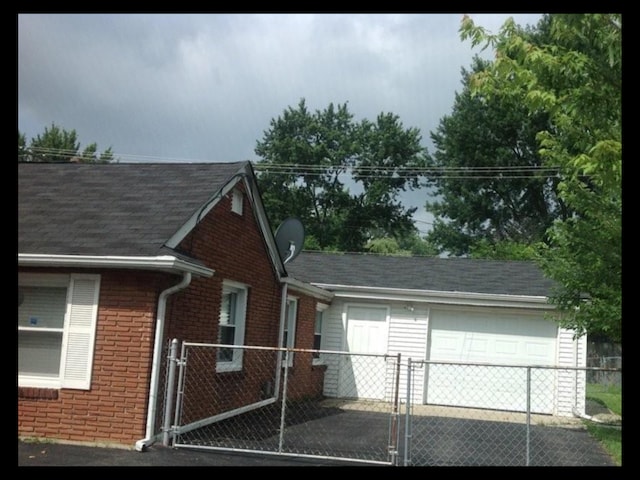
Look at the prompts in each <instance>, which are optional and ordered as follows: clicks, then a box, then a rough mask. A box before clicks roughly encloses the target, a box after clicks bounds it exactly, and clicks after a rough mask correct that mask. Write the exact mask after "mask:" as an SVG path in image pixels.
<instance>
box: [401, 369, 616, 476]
mask: <svg viewBox="0 0 640 480" xmlns="http://www.w3.org/2000/svg"><path fill="white" fill-rule="evenodd" d="M588 370H593V369H590V368H571V367H552V366H527V365H495V364H480V363H457V362H432V361H425V360H419V361H412V359H411V358H408V359H407V363H406V384H405V387H406V397H405V398H406V399H409V400H408V401H407V408H406V411H405V428H404V434H405V438H404V445H405V448H404V452H403V453H404V456H403V461H402V465H403V466H615V462H614V461H613V459H612V458H611V457H610V456H609V454H607V453H606V452H605V450H604V449H603V447H602V445H600V444H599V442H598V441H597V440H596V439H595V438H593V437H591V436H590V434H589V431H588V428H587V424H588V423H591V424H592V425H593V424H594V422H597V420H595V419H594V418H592V417H590V416H589V415H587V414H585V413H580V412H584V407H585V392H586V377H587V375H586V372H587V371H588ZM598 370H600V369H598ZM609 373H611V374H613V375H619V376H620V378H621V376H622V370H621V369H618V370H615V371H614V370H613V369H611V370H610V372H609ZM427 378H428V379H429V382H431V383H433V385H427V386H428V387H429V388H434V387H438V386H442V385H443V384H446V386H447V388H444V389H442V390H443V391H444V392H446V398H445V397H444V396H438V395H436V394H435V393H434V394H433V395H430V393H431V392H429V388H425V387H426V386H425V385H424V384H423V383H422V382H421V381H420V380H421V379H425V380H424V381H425V383H426V382H427V380H426V379H427ZM560 379H562V380H565V381H564V382H563V381H560ZM567 380H569V381H567ZM559 385H563V387H559ZM416 386H417V387H418V388H416ZM420 387H422V388H420ZM474 388H475V390H474ZM434 390H435V388H434ZM438 390H439V389H438ZM474 393H475V395H474ZM423 395H424V396H423ZM427 400H428V401H429V402H431V403H428V402H427ZM465 402H466V404H465ZM456 403H458V404H457V405H456ZM491 407H493V408H491ZM600 426H601V428H611V429H616V428H621V425H616V424H613V425H608V426H607V425H605V424H602V423H600Z"/></svg>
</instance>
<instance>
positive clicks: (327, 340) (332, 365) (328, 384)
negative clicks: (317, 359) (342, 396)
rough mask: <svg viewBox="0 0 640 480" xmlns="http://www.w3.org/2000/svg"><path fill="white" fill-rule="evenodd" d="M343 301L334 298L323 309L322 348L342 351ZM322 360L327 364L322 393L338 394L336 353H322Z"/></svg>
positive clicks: (333, 395) (329, 395)
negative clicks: (328, 305) (327, 306)
mask: <svg viewBox="0 0 640 480" xmlns="http://www.w3.org/2000/svg"><path fill="white" fill-rule="evenodd" d="M343 308H344V301H343V300H341V299H339V298H335V299H334V300H333V301H332V302H331V306H330V307H329V308H327V309H326V310H325V311H324V316H323V325H322V328H323V331H322V350H333V351H336V352H340V351H342V345H343V339H344V335H345V330H344V325H343V322H342V310H343ZM322 360H323V362H324V363H325V364H326V365H327V370H326V372H325V374H324V394H325V395H326V396H328V397H337V396H338V376H339V371H338V366H339V364H340V362H339V360H340V359H339V356H338V355H331V354H329V355H323V358H322Z"/></svg>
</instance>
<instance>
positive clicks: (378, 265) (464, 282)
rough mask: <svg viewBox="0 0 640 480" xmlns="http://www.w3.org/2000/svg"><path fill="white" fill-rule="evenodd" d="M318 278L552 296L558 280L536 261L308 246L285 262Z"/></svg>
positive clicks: (307, 278)
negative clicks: (311, 248)
mask: <svg viewBox="0 0 640 480" xmlns="http://www.w3.org/2000/svg"><path fill="white" fill-rule="evenodd" d="M286 269H287V272H288V273H289V275H291V276H292V277H294V278H296V279H298V280H301V281H304V282H308V283H313V284H327V285H346V286H352V287H355V286H368V287H377V288H397V289H411V290H414V289H415V290H431V291H439V292H468V293H486V294H504V295H527V296H547V295H549V294H550V292H551V287H552V285H553V282H552V281H551V280H550V279H548V278H546V277H544V275H543V273H542V271H541V270H540V269H539V268H538V266H537V265H536V264H535V263H533V262H526V261H497V260H475V259H470V258H440V257H404V256H388V255H374V254H356V253H328V252H307V251H303V252H300V254H299V255H298V256H297V257H296V258H294V259H293V260H292V261H290V262H289V263H287V265H286Z"/></svg>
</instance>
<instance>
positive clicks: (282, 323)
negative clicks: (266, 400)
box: [273, 282, 289, 400]
mask: <svg viewBox="0 0 640 480" xmlns="http://www.w3.org/2000/svg"><path fill="white" fill-rule="evenodd" d="M288 287H289V285H288V284H287V283H286V282H285V283H284V285H283V286H282V298H281V299H280V331H279V332H278V345H276V346H278V347H279V346H281V345H282V340H283V339H284V329H285V325H286V323H287V322H288V321H289V319H288V318H287V315H286V312H287V295H288V294H289V288H288ZM285 346H286V345H285ZM282 357H283V354H282V352H280V353H278V360H277V362H276V385H275V389H274V394H273V398H274V399H276V400H277V399H278V397H279V396H280V377H281V376H282Z"/></svg>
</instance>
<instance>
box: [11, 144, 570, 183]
mask: <svg viewBox="0 0 640 480" xmlns="http://www.w3.org/2000/svg"><path fill="white" fill-rule="evenodd" d="M92 153H93V155H95V156H98V155H102V154H104V152H102V154H99V152H97V151H96V152H92ZM82 154H83V152H80V151H77V150H70V149H58V148H46V147H27V148H25V152H24V154H23V155H22V156H35V157H36V158H37V157H39V156H43V157H44V156H62V157H65V156H66V157H69V158H73V157H77V156H80V157H82ZM109 154H110V156H111V157H112V158H114V159H117V160H118V161H119V160H120V159H126V160H129V161H132V162H133V161H139V162H149V161H176V162H191V163H193V162H203V163H206V161H205V160H194V159H188V158H179V157H158V156H149V155H135V154H123V153H117V152H109ZM252 163H253V166H254V168H255V170H256V172H258V173H267V174H273V175H296V176H313V175H320V174H323V173H326V172H327V170H328V169H329V170H330V173H331V174H337V175H349V174H350V175H351V176H352V177H357V178H356V179H369V178H380V177H385V176H388V177H390V178H391V179H401V180H413V179H416V178H417V177H433V178H438V179H468V180H472V179H477V180H491V179H492V180H500V179H532V178H539V179H542V178H554V177H558V176H559V174H560V168H559V167H546V166H541V165H515V166H513V165H512V166H508V165H507V166H476V167H461V166H457V167H455V166H440V167H438V166H431V167H393V166H374V165H356V166H349V165H339V166H334V165H300V164H287V163H265V162H252ZM332 169H333V171H331V170H332Z"/></svg>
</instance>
